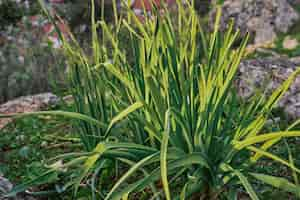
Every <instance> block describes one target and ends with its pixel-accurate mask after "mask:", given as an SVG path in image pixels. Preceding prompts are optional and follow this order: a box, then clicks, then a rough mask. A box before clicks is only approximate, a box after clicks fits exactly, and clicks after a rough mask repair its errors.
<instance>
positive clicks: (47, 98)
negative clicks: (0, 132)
mask: <svg viewBox="0 0 300 200" xmlns="http://www.w3.org/2000/svg"><path fill="white" fill-rule="evenodd" d="M58 101H59V99H58V97H57V96H56V95H54V94H52V93H43V94H37V95H33V96H25V97H20V98H17V99H15V100H11V101H8V102H7V103H5V104H2V105H0V114H13V113H25V112H36V111H40V110H42V109H45V108H47V107H49V106H53V105H56V104H57V103H58ZM9 122H11V119H0V129H2V128H4V127H5V126H6V125H7V124H8V123H9Z"/></svg>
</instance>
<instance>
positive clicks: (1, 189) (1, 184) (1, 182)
mask: <svg viewBox="0 0 300 200" xmlns="http://www.w3.org/2000/svg"><path fill="white" fill-rule="evenodd" d="M12 188H13V184H12V183H11V182H9V180H8V179H6V178H4V177H2V176H0V200H4V197H3V194H6V193H7V192H9V191H11V190H12Z"/></svg>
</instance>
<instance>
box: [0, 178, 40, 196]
mask: <svg viewBox="0 0 300 200" xmlns="http://www.w3.org/2000/svg"><path fill="white" fill-rule="evenodd" d="M12 189H13V184H12V183H11V182H10V181H9V180H8V179H6V178H4V177H2V176H0V200H36V199H35V198H33V197H32V196H29V195H26V194H20V195H17V196H16V197H14V198H9V199H8V198H4V195H5V194H6V193H8V192H10V191H11V190H12Z"/></svg>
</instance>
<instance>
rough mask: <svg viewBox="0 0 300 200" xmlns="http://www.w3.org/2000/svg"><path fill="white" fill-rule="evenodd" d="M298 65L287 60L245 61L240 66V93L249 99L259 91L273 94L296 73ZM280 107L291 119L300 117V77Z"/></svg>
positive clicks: (261, 59)
mask: <svg viewBox="0 0 300 200" xmlns="http://www.w3.org/2000/svg"><path fill="white" fill-rule="evenodd" d="M296 68H297V64H296V63H294V62H293V61H292V60H291V59H287V58H258V59H252V60H246V61H243V62H242V63H241V64H240V69H239V76H238V81H237V86H238V93H239V95H240V96H241V97H244V98H248V97H250V96H251V95H253V94H254V93H255V92H256V91H257V90H262V91H265V92H266V94H267V95H268V94H271V93H272V92H273V91H274V90H275V89H276V88H278V87H279V86H280V85H281V83H283V81H285V80H286V79H287V78H288V77H289V75H290V74H291V73H292V72H293V71H295V70H296ZM278 106H279V107H281V108H283V110H284V111H285V112H286V113H287V115H288V117H289V118H291V119H297V118H299V117H300V76H299V77H297V79H296V80H295V82H294V83H293V84H292V85H291V87H290V88H289V90H288V91H287V93H286V94H285V95H284V96H283V98H282V99H281V100H280V102H279V105H278Z"/></svg>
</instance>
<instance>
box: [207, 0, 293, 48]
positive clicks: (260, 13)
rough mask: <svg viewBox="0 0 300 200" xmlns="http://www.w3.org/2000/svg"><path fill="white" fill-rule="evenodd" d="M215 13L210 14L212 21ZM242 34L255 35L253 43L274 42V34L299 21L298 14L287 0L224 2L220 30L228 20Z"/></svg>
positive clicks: (286, 29)
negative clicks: (231, 21)
mask: <svg viewBox="0 0 300 200" xmlns="http://www.w3.org/2000/svg"><path fill="white" fill-rule="evenodd" d="M214 13H215V11H214V10H213V11H212V12H211V14H210V15H211V16H212V19H213V18H214V17H213V16H214ZM231 18H233V19H234V20H235V26H236V28H239V29H240V30H241V32H242V33H243V34H245V33H246V32H247V31H248V32H250V33H252V34H253V35H255V38H254V43H255V44H258V43H266V42H270V41H272V40H274V38H275V37H276V33H278V32H283V33H285V32H287V31H288V29H289V28H290V27H291V26H292V25H293V24H294V23H295V22H296V21H297V20H298V19H299V14H298V13H297V12H296V11H295V10H294V9H293V8H292V7H291V5H290V4H289V3H288V2H287V0H225V2H224V5H223V13H222V19H221V28H222V29H225V28H226V26H227V24H228V22H229V21H230V19H231Z"/></svg>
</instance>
